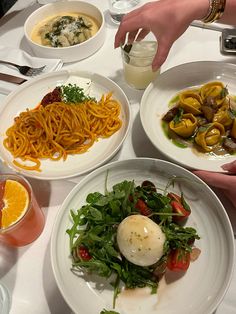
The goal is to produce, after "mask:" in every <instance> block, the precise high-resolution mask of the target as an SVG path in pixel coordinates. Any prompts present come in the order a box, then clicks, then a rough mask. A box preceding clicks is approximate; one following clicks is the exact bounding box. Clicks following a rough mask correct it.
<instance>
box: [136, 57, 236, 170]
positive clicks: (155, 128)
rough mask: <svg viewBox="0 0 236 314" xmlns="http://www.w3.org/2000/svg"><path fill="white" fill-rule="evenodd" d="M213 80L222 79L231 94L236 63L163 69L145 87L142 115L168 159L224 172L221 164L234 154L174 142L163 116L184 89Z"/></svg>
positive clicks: (235, 81) (235, 82)
mask: <svg viewBox="0 0 236 314" xmlns="http://www.w3.org/2000/svg"><path fill="white" fill-rule="evenodd" d="M211 81H220V82H222V83H223V84H224V85H225V86H226V87H227V89H228V91H229V94H230V95H232V96H235V95H236V65H234V64H228V63H223V62H217V61H199V62H191V63H185V64H181V65H178V66H176V67H173V68H170V69H169V70H167V71H165V72H163V73H161V75H160V76H159V77H158V78H157V79H156V80H155V81H154V82H152V83H151V84H150V85H149V86H148V87H147V89H146V90H145V92H144V94H143V97H142V100H141V105H140V118H141V123H142V126H143V128H144V130H145V133H146V135H147V136H148V138H149V139H150V141H151V142H152V144H153V145H154V146H155V147H156V148H157V149H158V150H159V151H161V153H163V154H164V155H165V156H166V157H167V158H168V159H169V160H171V161H174V162H176V163H178V164H180V165H182V166H184V167H187V168H189V169H200V170H208V171H217V172H224V170H223V169H222V168H221V166H222V165H223V164H225V163H228V162H231V161H233V160H234V159H235V155H229V154H226V155H213V154H205V153H198V152H196V151H195V150H193V149H192V148H191V147H185V148H183V147H180V146H177V145H175V144H174V143H173V142H172V141H171V140H170V139H169V138H168V137H167V135H166V134H165V132H164V130H163V127H162V117H163V116H164V115H165V114H166V113H167V112H168V110H169V109H170V102H171V100H172V99H174V98H175V96H176V95H177V94H178V93H179V92H180V91H183V90H187V89H189V88H196V87H199V86H202V85H203V84H206V83H208V82H211Z"/></svg>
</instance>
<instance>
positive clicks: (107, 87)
mask: <svg viewBox="0 0 236 314" xmlns="http://www.w3.org/2000/svg"><path fill="white" fill-rule="evenodd" d="M75 75H76V76H79V77H85V78H89V79H91V80H92V84H91V91H90V96H93V97H95V98H96V99H100V98H101V95H102V94H103V93H108V92H109V91H113V97H114V98H115V99H117V100H119V101H120V103H121V116H120V118H121V120H122V127H121V129H120V130H119V131H118V132H116V133H115V134H114V135H112V136H111V137H109V138H107V139H100V140H99V141H98V142H96V143H95V144H94V145H93V146H92V147H91V148H90V149H89V151H87V152H86V153H84V154H78V155H69V156H68V157H67V159H66V161H63V160H59V161H52V160H49V159H41V169H42V171H41V172H37V171H29V170H23V169H19V168H17V167H16V166H15V165H14V164H13V156H12V155H11V153H10V152H9V151H8V150H7V149H6V148H5V147H4V146H3V139H4V138H5V132H6V130H7V129H8V128H9V127H10V126H11V125H12V124H13V122H14V118H15V117H16V116H17V115H19V113H20V112H22V111H25V110H26V109H27V108H35V107H36V106H37V104H38V103H39V102H40V100H41V99H42V97H43V96H44V95H45V94H46V93H48V92H49V91H52V90H53V89H54V88H55V87H56V85H62V84H64V83H65V82H66V80H67V79H68V78H69V77H70V76H75ZM1 107H2V108H3V109H2V111H1V115H0V158H1V159H2V161H3V162H4V163H6V164H7V165H8V166H9V167H10V168H12V169H13V170H15V171H16V172H20V173H22V174H23V175H26V176H29V177H34V178H37V179H43V180H53V179H63V178H69V177H73V176H77V175H81V174H84V173H86V172H89V171H91V170H93V169H95V168H96V167H98V166H101V165H102V164H103V163H105V162H107V161H108V160H109V159H110V158H111V157H113V156H114V154H115V153H117V151H118V150H119V149H120V147H121V145H122V144H123V142H124V140H125V138H126V136H127V134H128V131H129V128H130V121H131V111H130V106H129V101H128V99H127V97H126V95H125V94H124V92H123V91H122V90H121V88H120V87H119V86H118V85H116V84H115V83H114V82H113V81H111V80H110V79H108V78H105V77H103V76H101V75H99V74H96V73H90V72H83V71H77V72H71V71H70V72H69V71H58V72H54V73H49V74H44V75H41V76H40V77H38V78H35V79H31V80H30V81H28V82H27V83H24V84H23V85H22V86H21V87H19V88H18V89H17V90H16V91H15V92H13V93H11V94H10V95H9V96H8V97H7V98H6V99H5V101H3V103H2V104H1Z"/></svg>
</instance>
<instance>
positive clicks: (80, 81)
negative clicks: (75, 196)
mask: <svg viewBox="0 0 236 314" xmlns="http://www.w3.org/2000/svg"><path fill="white" fill-rule="evenodd" d="M2 108H3V109H2V111H1V117H0V136H1V138H0V157H1V160H2V161H3V162H4V163H5V164H7V166H9V167H10V168H11V169H13V170H14V171H16V172H20V173H22V174H24V175H26V176H29V177H34V178H37V179H43V180H45V179H46V180H53V179H55V180H56V179H63V178H69V177H74V176H78V175H82V174H85V173H87V172H89V171H91V170H93V169H95V168H97V167H99V166H100V165H102V164H104V163H106V162H107V161H108V160H109V159H110V158H112V157H113V156H114V155H115V154H116V153H117V151H118V150H119V149H120V147H121V145H122V144H123V142H124V140H125V138H126V136H127V134H128V131H129V127H130V117H131V115H130V107H129V102H128V99H127V97H126V95H125V94H124V92H123V91H122V90H121V89H120V87H119V86H118V85H116V84H115V83H114V82H113V81H111V80H110V79H108V78H105V77H103V76H101V75H99V74H96V73H90V72H86V71H76V72H71V71H58V72H55V73H49V74H45V75H41V76H40V77H38V78H35V79H32V80H30V81H29V82H26V83H24V84H23V85H21V86H20V87H19V88H18V89H17V90H16V91H15V92H13V93H11V94H10V95H9V96H8V97H7V98H6V99H5V101H4V102H3V106H2Z"/></svg>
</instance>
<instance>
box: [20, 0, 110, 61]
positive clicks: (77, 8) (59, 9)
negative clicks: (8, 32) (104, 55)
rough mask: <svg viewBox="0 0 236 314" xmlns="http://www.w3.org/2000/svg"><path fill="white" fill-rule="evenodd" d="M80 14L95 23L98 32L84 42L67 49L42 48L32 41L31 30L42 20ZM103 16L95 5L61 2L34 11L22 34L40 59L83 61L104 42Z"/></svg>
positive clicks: (81, 2) (80, 2)
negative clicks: (61, 15)
mask: <svg viewBox="0 0 236 314" xmlns="http://www.w3.org/2000/svg"><path fill="white" fill-rule="evenodd" d="M61 13H63V15H64V14H66V13H67V14H69V13H81V14H84V15H87V16H89V17H91V18H93V19H94V20H95V21H97V23H98V26H99V29H98V31H97V32H96V33H95V34H94V35H93V36H92V37H90V38H89V39H87V40H86V41H83V42H81V43H80V44H76V45H73V46H68V47H49V46H43V45H41V44H38V43H36V42H35V41H33V40H32V30H33V28H34V27H35V26H36V25H37V24H38V23H40V22H42V21H43V20H45V19H47V18H49V17H53V16H56V15H58V14H61ZM105 33H106V29H105V20H104V14H103V12H102V11H100V9H99V8H97V7H96V6H95V5H93V4H91V3H88V2H83V1H61V2H55V3H50V4H47V5H44V6H42V7H40V8H39V9H37V10H36V11H34V12H33V13H32V14H31V15H30V16H29V17H28V18H27V20H26V21H25V24H24V34H25V37H26V40H27V42H28V44H29V46H30V47H31V49H32V50H33V52H34V54H35V55H36V56H38V57H42V58H57V59H61V60H62V61H63V62H73V61H79V60H82V59H85V58H87V57H89V56H90V55H92V54H93V53H95V52H96V51H97V50H98V49H99V48H101V46H102V45H103V43H104V41H105Z"/></svg>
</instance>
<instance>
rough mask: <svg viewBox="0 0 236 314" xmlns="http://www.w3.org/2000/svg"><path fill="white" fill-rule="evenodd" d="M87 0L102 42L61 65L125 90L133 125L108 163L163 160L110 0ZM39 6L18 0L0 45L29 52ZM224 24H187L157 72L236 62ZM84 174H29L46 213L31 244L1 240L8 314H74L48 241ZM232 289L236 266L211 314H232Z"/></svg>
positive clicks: (235, 216)
mask: <svg viewBox="0 0 236 314" xmlns="http://www.w3.org/2000/svg"><path fill="white" fill-rule="evenodd" d="M84 1H85V0H84ZM88 2H90V3H92V4H94V5H96V6H97V7H99V8H100V10H101V11H103V13H104V16H105V27H106V39H105V42H104V44H103V45H102V47H101V48H100V49H99V50H98V51H97V52H96V53H94V54H93V55H91V56H89V57H88V58H86V59H83V60H80V61H78V62H72V63H65V64H63V66H62V69H73V70H86V71H91V72H94V73H99V74H101V75H103V76H105V77H108V78H109V79H111V80H113V81H114V82H115V83H116V84H117V85H118V86H120V88H121V89H122V90H123V91H124V93H125V94H126V96H127V98H128V100H129V104H130V108H131V113H132V118H131V119H132V124H131V128H130V131H129V133H128V136H127V137H126V139H125V141H124V143H123V145H122V147H121V148H120V150H119V151H118V152H117V153H116V154H115V156H113V157H112V159H111V160H110V161H116V160H125V159H131V158H138V157H151V158H158V159H167V157H166V156H164V155H163V154H162V153H161V152H159V151H158V150H157V149H156V147H154V145H153V144H152V143H151V141H150V140H149V138H148V137H147V135H146V134H145V131H144V129H143V127H142V123H141V119H140V116H139V108H140V102H141V99H142V96H143V93H144V90H136V89H134V88H132V87H130V86H129V85H127V83H126V82H125V80H124V76H123V68H122V58H121V51H120V49H114V38H115V34H116V31H117V29H118V26H119V25H118V24H116V23H114V22H113V21H112V20H111V17H110V15H109V11H108V1H106V0H103V1H101V0H89V1H88ZM145 2H147V1H141V3H145ZM39 6H40V4H38V3H36V1H34V0H18V1H17V2H16V3H15V4H14V5H13V6H12V8H11V9H10V10H9V11H8V12H7V13H6V14H5V15H4V16H3V17H2V18H1V19H0V44H1V45H3V46H4V45H5V46H6V47H13V48H20V49H22V50H24V51H26V52H28V53H29V54H32V55H33V53H32V51H31V50H30V47H29V46H28V45H27V42H26V40H25V38H24V22H25V20H26V18H27V17H28V16H29V15H30V14H31V13H32V12H33V11H34V10H36V9H37V8H38V7H39ZM170 23H171V21H170ZM226 27H227V25H225V26H223V25H221V26H217V27H212V29H211V28H209V27H205V26H204V25H203V24H201V23H196V24H193V25H191V26H190V27H189V28H188V29H187V30H186V32H185V33H184V34H183V35H182V36H180V38H179V39H177V40H176V42H175V43H174V44H173V46H172V48H171V50H170V52H169V55H168V57H167V59H166V61H165V63H164V64H163V65H162V67H161V73H163V72H164V71H166V70H168V69H170V68H172V67H175V66H177V65H181V64H184V63H188V62H195V61H222V62H227V63H233V64H236V55H235V56H234V55H229V56H227V55H222V54H221V52H220V40H219V39H220V35H221V31H222V29H223V28H226ZM150 36H152V35H150ZM0 86H1V80H0ZM6 97H7V95H6V94H0V110H1V106H3V105H4V100H5V98H6ZM110 161H109V162H110ZM0 171H1V173H9V172H10V173H11V172H13V170H11V169H9V168H8V167H7V166H6V165H5V164H4V163H3V162H0ZM85 175H86V174H84V175H80V176H74V177H73V178H69V179H63V180H38V179H34V178H28V180H29V181H30V183H31V185H32V187H33V190H34V193H35V195H36V198H37V200H38V203H39V205H40V207H41V208H42V209H43V211H44V214H45V217H46V222H45V227H44V230H43V232H42V234H41V235H40V237H39V238H38V239H37V240H36V241H34V242H33V243H32V244H29V245H27V246H24V247H20V248H12V247H8V246H6V245H4V244H1V243H0V282H1V283H2V284H3V285H4V286H5V287H6V288H7V290H8V292H9V295H10V310H9V311H10V312H9V313H10V314H26V313H27V314H49V313H52V314H69V313H72V310H71V309H70V307H69V305H67V303H66V302H65V301H64V299H63V296H62V295H61V293H60V291H59V289H58V287H57V283H56V281H55V278H54V275H53V270H52V265H51V257H50V239H51V234H52V229H53V225H54V221H55V218H56V216H57V213H58V211H59V209H60V207H61V205H62V203H63V201H64V200H65V198H66V196H67V195H68V194H69V192H70V191H71V190H72V189H73V188H74V187H75V185H76V184H77V183H79V182H80V181H81V180H82V179H83V178H84V176H85ZM214 191H215V193H216V194H217V195H218V196H219V198H220V200H221V202H222V203H223V205H224V207H225V209H226V211H227V213H228V215H229V218H230V221H231V224H232V227H233V230H234V234H236V208H234V207H233V206H232V204H231V203H230V202H229V201H228V200H227V199H226V198H225V197H224V195H223V194H222V193H221V191H219V190H216V189H215V190H214ZM235 244H236V240H235ZM216 262H217V261H216ZM212 285H214V283H212ZM235 291H236V265H235V271H234V274H233V277H232V280H231V283H230V286H229V289H228V290H227V292H226V294H225V295H224V298H223V301H222V302H221V304H220V305H219V307H218V308H217V309H216V311H215V314H234V313H236V297H235ZM196 293H197V291H196ZM193 297H194V296H193ZM91 314H92V313H91ZM147 314H148V313H147ZM176 314H178V313H176ZM189 314H191V313H189Z"/></svg>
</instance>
